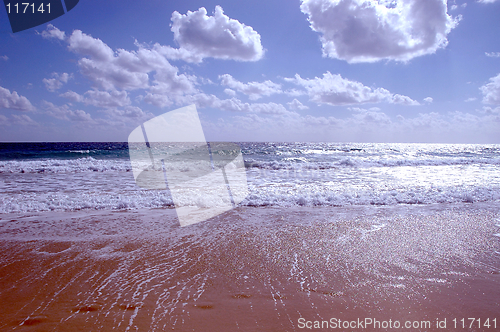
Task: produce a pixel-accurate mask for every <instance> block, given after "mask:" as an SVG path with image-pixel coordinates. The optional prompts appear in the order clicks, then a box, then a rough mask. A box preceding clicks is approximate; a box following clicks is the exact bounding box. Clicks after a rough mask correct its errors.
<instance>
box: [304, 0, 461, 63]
mask: <svg viewBox="0 0 500 332" xmlns="http://www.w3.org/2000/svg"><path fill="white" fill-rule="evenodd" d="M300 8H301V10H302V12H303V13H305V14H306V15H307V16H308V20H309V23H310V24H311V28H312V29H313V30H314V31H317V32H319V33H321V37H320V40H321V43H322V45H323V54H324V55H325V56H328V57H331V58H336V59H342V60H346V61H348V62H351V63H353V62H375V61H379V60H382V59H390V60H397V61H408V60H410V59H412V58H414V57H418V56H422V55H425V54H432V53H434V52H436V50H438V49H439V48H443V47H445V46H446V45H447V44H448V40H447V39H446V37H447V35H448V33H449V32H450V31H451V30H452V29H453V28H454V27H455V26H456V25H457V22H458V19H453V18H452V17H451V16H450V15H448V14H447V5H446V0H421V1H414V0H302V4H301V7H300Z"/></svg>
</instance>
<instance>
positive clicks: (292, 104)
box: [287, 99, 309, 111]
mask: <svg viewBox="0 0 500 332" xmlns="http://www.w3.org/2000/svg"><path fill="white" fill-rule="evenodd" d="M287 105H288V108H289V109H291V110H292V111H297V110H307V109H309V107H307V106H305V105H303V104H302V103H301V102H300V101H298V100H297V99H293V100H292V101H291V102H289V103H287Z"/></svg>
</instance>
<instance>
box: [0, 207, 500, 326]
mask: <svg viewBox="0 0 500 332" xmlns="http://www.w3.org/2000/svg"><path fill="white" fill-rule="evenodd" d="M0 218H1V219H0V330H2V331H10V330H16V331H109V330H117V331H165V330H178V331H235V330H242V331H291V330H300V328H299V327H301V324H300V321H299V319H300V318H302V319H303V320H302V323H303V324H306V322H307V321H311V324H314V321H329V322H330V320H331V319H332V318H334V319H341V320H342V321H344V320H348V321H352V320H357V319H361V320H364V319H365V318H372V319H377V320H379V321H389V320H391V321H392V322H394V321H399V322H400V323H401V324H404V322H406V321H410V322H413V321H418V322H422V321H429V322H431V323H432V325H431V328H425V329H424V328H419V329H413V330H427V331H434V330H436V331H437V330H457V331H459V330H462V331H470V330H472V331H485V330H491V331H495V330H500V300H499V299H500V235H499V233H500V203H496V204H489V205H485V204H444V205H441V204H439V205H438V204H436V205H431V206H398V207H383V206H382V207H371V206H369V207H366V206H365V207H348V208H335V207H317V208H316V207H307V208H305V207H304V208H270V207H268V208H264V207H256V208H250V207H245V208H237V209H235V210H232V211H229V212H227V213H225V214H223V215H220V216H218V217H215V218H213V219H211V220H209V221H206V222H202V223H199V224H196V225H191V226H188V227H184V228H180V227H179V225H178V222H177V220H176V218H175V212H174V211H173V210H171V209H158V210H141V211H125V212H109V211H93V212H85V211H82V212H67V213H55V212H54V213H36V214H31V215H29V214H19V215H15V214H12V215H6V214H4V215H0ZM469 317H471V318H476V319H477V318H480V319H481V324H484V322H485V320H486V319H487V318H489V319H490V323H491V324H493V323H492V320H493V319H494V318H496V320H497V328H496V329H494V328H493V326H491V327H490V328H489V329H487V328H485V327H484V326H481V328H479V327H478V326H477V324H478V323H477V321H476V322H475V325H476V326H474V327H473V328H471V329H468V328H465V329H463V328H461V326H460V324H461V322H460V320H461V319H462V318H465V319H466V324H467V327H468V324H469V323H470V321H467V318H469ZM454 318H455V319H457V321H458V322H459V326H458V327H457V328H456V329H455V328H453V322H452V320H453V319H454ZM444 319H446V320H447V329H438V328H436V320H439V321H443V320H444ZM369 327H370V326H366V327H365V330H370V328H369ZM306 330H307V329H306ZM333 330H335V329H333ZM337 330H346V329H342V328H340V329H337ZM349 330H357V329H355V328H350V329H349ZM359 330H361V329H359ZM379 330H387V329H385V328H381V329H379ZM389 330H391V329H389ZM394 330H397V329H394Z"/></svg>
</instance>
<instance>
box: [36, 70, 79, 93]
mask: <svg viewBox="0 0 500 332" xmlns="http://www.w3.org/2000/svg"><path fill="white" fill-rule="evenodd" d="M52 77H53V78H44V79H43V80H42V81H43V84H45V87H46V88H47V90H49V91H50V92H54V91H56V90H58V89H60V88H61V87H62V86H63V84H64V83H68V80H69V79H70V78H72V77H73V75H69V74H68V73H62V74H61V75H59V74H58V73H52Z"/></svg>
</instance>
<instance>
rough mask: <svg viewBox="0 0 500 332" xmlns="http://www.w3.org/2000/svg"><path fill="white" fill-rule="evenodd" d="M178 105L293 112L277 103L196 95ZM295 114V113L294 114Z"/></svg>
mask: <svg viewBox="0 0 500 332" xmlns="http://www.w3.org/2000/svg"><path fill="white" fill-rule="evenodd" d="M177 103H178V104H184V105H185V104H196V107H198V108H205V107H211V108H218V109H220V110H223V111H229V112H241V113H262V114H291V113H294V112H290V111H287V109H286V108H285V107H284V106H283V105H281V104H277V103H245V102H242V101H241V100H239V99H238V98H230V99H219V98H217V97H216V96H214V95H208V94H205V93H198V94H194V95H188V96H183V97H181V98H179V99H178V100H177ZM294 114H295V113H294Z"/></svg>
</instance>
